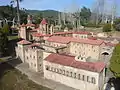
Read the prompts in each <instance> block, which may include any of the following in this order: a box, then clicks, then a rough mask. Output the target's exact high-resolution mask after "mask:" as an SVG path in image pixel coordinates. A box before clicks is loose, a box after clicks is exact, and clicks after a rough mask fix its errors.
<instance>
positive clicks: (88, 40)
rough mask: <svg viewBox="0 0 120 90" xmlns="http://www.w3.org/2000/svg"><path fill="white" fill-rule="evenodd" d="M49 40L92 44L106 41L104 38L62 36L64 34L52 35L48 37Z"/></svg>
mask: <svg viewBox="0 0 120 90" xmlns="http://www.w3.org/2000/svg"><path fill="white" fill-rule="evenodd" d="M47 41H49V42H57V43H63V44H68V43H69V42H77V43H84V44H91V45H101V44H102V43H103V42H104V41H103V40H91V39H77V38H72V37H62V36H51V37H50V38H48V39H47Z"/></svg>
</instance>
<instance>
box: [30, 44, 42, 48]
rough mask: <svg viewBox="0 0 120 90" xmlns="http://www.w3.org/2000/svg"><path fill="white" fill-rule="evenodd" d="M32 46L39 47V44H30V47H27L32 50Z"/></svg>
mask: <svg viewBox="0 0 120 90" xmlns="http://www.w3.org/2000/svg"><path fill="white" fill-rule="evenodd" d="M34 46H40V44H39V43H33V44H31V45H30V46H29V48H32V47H34Z"/></svg>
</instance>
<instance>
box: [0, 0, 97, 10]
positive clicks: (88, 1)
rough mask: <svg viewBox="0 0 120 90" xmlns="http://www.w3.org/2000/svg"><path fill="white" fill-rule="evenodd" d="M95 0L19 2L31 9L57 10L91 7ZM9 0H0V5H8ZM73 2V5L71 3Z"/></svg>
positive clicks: (27, 0)
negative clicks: (72, 7)
mask: <svg viewBox="0 0 120 90" xmlns="http://www.w3.org/2000/svg"><path fill="white" fill-rule="evenodd" d="M94 1H95V0H23V2H21V3H20V7H21V8H26V9H32V10H46V9H52V10H58V11H63V10H64V9H68V8H71V6H74V8H77V7H82V6H86V7H89V8H91V7H92V4H93V2H94ZM9 4H10V0H0V6H1V5H9ZM72 4H73V5H72Z"/></svg>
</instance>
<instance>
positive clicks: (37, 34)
mask: <svg viewBox="0 0 120 90" xmlns="http://www.w3.org/2000/svg"><path fill="white" fill-rule="evenodd" d="M32 36H34V37H43V34H42V33H33V34H32Z"/></svg>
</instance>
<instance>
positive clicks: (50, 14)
mask: <svg viewBox="0 0 120 90" xmlns="http://www.w3.org/2000/svg"><path fill="white" fill-rule="evenodd" d="M26 12H27V13H29V14H31V15H39V14H42V16H43V17H58V13H59V12H58V11H55V10H42V11H39V10H27V11H26Z"/></svg>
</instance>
